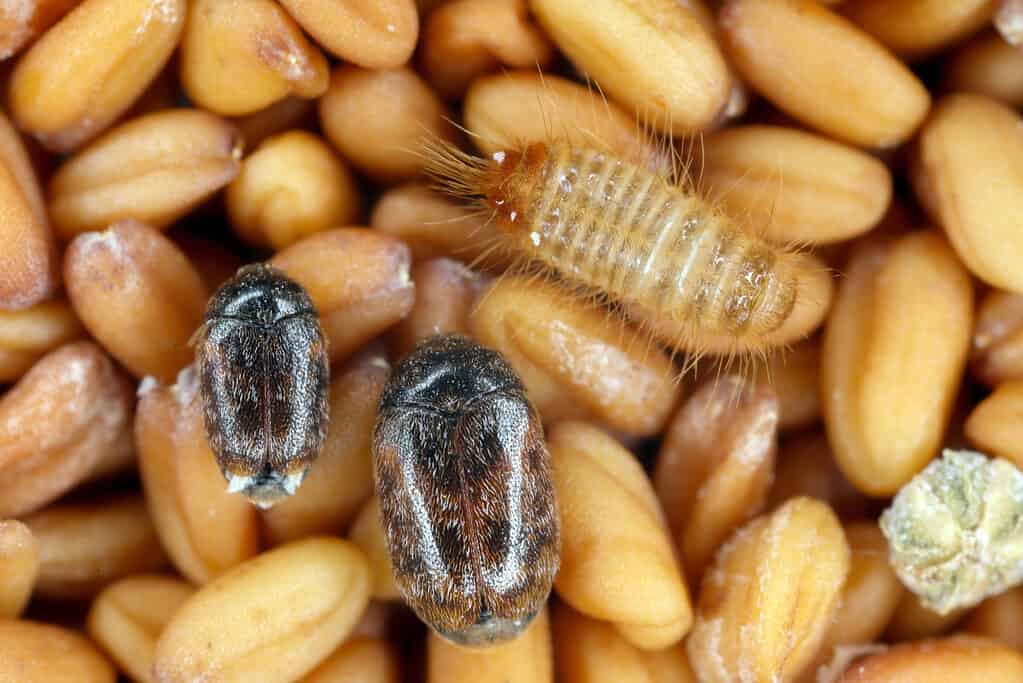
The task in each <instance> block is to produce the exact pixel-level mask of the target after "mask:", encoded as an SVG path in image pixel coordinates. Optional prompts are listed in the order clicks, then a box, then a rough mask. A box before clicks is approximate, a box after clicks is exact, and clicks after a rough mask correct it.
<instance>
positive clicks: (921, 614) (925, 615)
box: [881, 581, 969, 643]
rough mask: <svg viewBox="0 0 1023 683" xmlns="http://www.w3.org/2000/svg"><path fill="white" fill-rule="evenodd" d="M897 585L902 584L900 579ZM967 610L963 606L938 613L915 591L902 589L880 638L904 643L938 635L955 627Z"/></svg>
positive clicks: (887, 641) (885, 640) (889, 641)
mask: <svg viewBox="0 0 1023 683" xmlns="http://www.w3.org/2000/svg"><path fill="white" fill-rule="evenodd" d="M899 585H902V582H901V581H900V582H899ZM968 611H969V609H968V608H965V607H963V608H959V609H955V610H952V611H951V612H949V613H948V614H938V613H937V612H935V611H934V610H932V609H931V608H929V607H927V606H925V605H924V604H923V603H922V602H921V600H920V597H919V596H918V595H917V594H916V593H914V592H912V591H908V590H903V591H902V599H901V600H899V604H898V606H897V607H896V608H895V614H893V615H892V618H891V621H889V622H888V627H887V628H886V629H885V631H884V636H883V637H882V638H881V639H882V640H883V641H884V642H886V643H905V642H910V641H914V640H920V639H921V638H933V637H935V636H940V635H942V634H945V633H949V632H951V631H952V630H953V629H955V628H956V626H957V625H958V624H959V622H960V621H962V619H963V616H964V615H965V614H966V613H967V612H968Z"/></svg>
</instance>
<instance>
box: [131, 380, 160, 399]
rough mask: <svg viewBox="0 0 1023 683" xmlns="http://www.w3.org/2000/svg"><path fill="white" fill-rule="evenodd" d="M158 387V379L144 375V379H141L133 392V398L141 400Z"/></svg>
mask: <svg viewBox="0 0 1023 683" xmlns="http://www.w3.org/2000/svg"><path fill="white" fill-rule="evenodd" d="M159 386H160V381H159V380H158V379H156V378H155V377H153V376H152V375H146V376H145V377H143V378H142V381H141V382H139V386H138V388H137V389H136V390H135V398H142V397H143V396H145V395H146V394H148V393H149V392H150V391H152V390H153V389H156V388H157V387H159Z"/></svg>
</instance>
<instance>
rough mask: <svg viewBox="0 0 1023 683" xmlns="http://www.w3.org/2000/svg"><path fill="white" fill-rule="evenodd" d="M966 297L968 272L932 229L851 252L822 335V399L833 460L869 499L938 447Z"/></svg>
mask: <svg viewBox="0 0 1023 683" xmlns="http://www.w3.org/2000/svg"><path fill="white" fill-rule="evenodd" d="M973 299H974V295H973V282H972V281H971V279H970V277H969V274H968V272H967V271H966V269H965V268H964V267H963V265H962V263H961V262H960V261H959V259H958V258H956V255H955V253H954V252H953V250H952V248H951V247H950V246H949V245H948V244H947V243H946V242H945V241H944V240H943V239H942V238H941V236H940V235H938V234H936V233H935V232H934V231H932V230H919V231H915V232H911V233H909V234H907V235H905V236H902V237H898V238H894V239H892V238H888V237H887V236H884V235H880V236H878V237H877V238H874V239H869V240H866V241H864V242H863V243H861V244H860V245H858V246H857V247H856V248H855V249H854V251H853V255H852V257H851V258H850V260H849V262H848V265H847V266H846V268H845V272H844V276H843V279H842V284H841V289H840V291H839V294H838V297H837V300H836V302H835V307H834V310H833V311H832V312H831V315H830V316H829V318H828V325H827V329H826V331H825V335H824V345H823V349H822V354H821V382H822V384H821V387H822V390H821V396H822V398H823V408H824V423H825V426H826V427H827V431H828V438H829V440H830V443H831V447H832V449H833V450H834V455H835V461H836V462H837V464H838V466H839V467H840V468H841V470H842V472H843V474H845V476H846V477H847V478H848V479H849V481H851V482H852V483H853V485H854V486H856V487H857V488H858V489H859V490H860V491H862V492H864V493H866V494H867V495H870V496H875V497H887V496H890V495H892V494H893V493H894V492H895V491H897V490H898V488H899V487H900V486H902V485H903V484H905V483H906V482H907V481H909V479H911V478H912V477H913V475H914V474H916V473H917V472H919V471H920V469H922V468H923V466H924V465H925V464H926V463H927V462H928V461H930V460H931V458H933V457H934V456H935V455H936V454H937V453H938V450H939V449H940V447H941V440H942V437H943V435H944V433H945V431H946V429H947V427H948V425H949V423H950V418H951V415H952V408H953V405H954V402H955V398H956V395H957V393H958V391H959V386H960V384H961V382H962V378H963V374H964V370H965V365H966V357H967V353H968V350H969V334H970V329H971V328H972V326H973Z"/></svg>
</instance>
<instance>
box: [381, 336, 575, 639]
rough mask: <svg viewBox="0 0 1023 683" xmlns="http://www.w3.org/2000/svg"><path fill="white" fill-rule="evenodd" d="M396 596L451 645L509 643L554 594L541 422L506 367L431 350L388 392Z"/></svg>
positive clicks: (438, 341)
mask: <svg viewBox="0 0 1023 683" xmlns="http://www.w3.org/2000/svg"><path fill="white" fill-rule="evenodd" d="M373 451H374V467H375V475H376V489H377V495H378V497H379V499H380V511H381V517H382V521H383V525H384V529H385V531H386V536H387V544H388V548H389V551H390V554H391V561H392V564H393V567H394V575H395V579H396V580H397V584H398V588H399V590H400V591H401V592H402V594H403V595H404V597H405V600H406V601H407V602H408V604H409V606H411V607H412V609H413V610H414V611H415V612H416V614H417V615H419V618H420V619H422V620H423V621H424V622H426V623H427V624H428V625H429V626H430V627H431V628H433V629H434V630H435V631H436V632H437V633H438V634H440V635H441V636H442V637H444V638H447V639H448V640H450V641H452V642H454V643H457V644H459V645H465V646H470V647H477V646H485V645H491V644H495V643H499V642H502V641H506V640H509V639H511V638H514V637H515V636H516V635H518V634H519V633H520V632H521V631H522V630H523V629H525V627H526V626H527V625H528V624H529V623H530V622H531V621H532V619H533V617H534V616H535V615H536V614H537V612H538V611H539V610H540V609H541V608H542V607H543V605H544V603H545V602H546V600H547V597H548V595H550V591H551V585H552V583H553V581H554V575H555V574H556V573H557V571H558V565H559V561H560V542H561V537H560V527H559V520H558V509H557V502H556V499H555V495H554V485H553V481H552V478H551V469H550V462H549V456H548V454H547V445H546V442H545V440H544V435H543V426H542V424H541V421H540V417H539V415H538V414H537V412H536V410H535V409H534V408H533V406H532V405H531V403H530V402H529V400H528V398H527V397H526V394H525V390H524V388H523V386H522V383H521V382H520V380H519V378H518V377H517V376H516V374H515V372H514V370H512V368H511V367H510V366H509V365H508V363H507V362H506V361H505V360H504V358H503V357H502V356H501V355H500V354H498V353H496V352H494V351H491V350H489V349H485V348H483V347H482V346H479V345H478V344H476V343H475V342H473V341H471V340H470V339H467V338H465V337H462V336H458V335H445V336H439V337H431V338H429V339H427V340H426V341H424V342H421V343H420V344H419V345H418V346H417V347H416V348H415V350H413V351H412V353H410V354H409V355H408V356H407V357H406V358H405V359H404V360H403V361H402V362H401V363H400V364H399V365H398V366H397V368H395V371H394V374H393V375H392V376H391V379H390V381H389V382H388V384H387V385H386V386H385V387H384V392H383V395H382V396H381V399H380V411H379V415H378V418H377V424H376V429H375V432H374V439H373Z"/></svg>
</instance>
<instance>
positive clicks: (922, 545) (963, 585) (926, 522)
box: [881, 450, 1023, 615]
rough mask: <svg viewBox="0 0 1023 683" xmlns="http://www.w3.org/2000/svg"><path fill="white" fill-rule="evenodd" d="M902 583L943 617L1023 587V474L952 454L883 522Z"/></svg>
mask: <svg viewBox="0 0 1023 683" xmlns="http://www.w3.org/2000/svg"><path fill="white" fill-rule="evenodd" d="M881 530H882V531H883V532H884V534H885V537H886V538H887V539H888V542H889V545H890V548H891V563H892V566H893V567H894V568H895V571H896V573H897V574H898V576H899V579H900V580H901V581H902V582H903V584H905V586H906V587H907V588H909V589H910V590H911V591H913V592H914V593H916V594H917V595H918V596H919V597H920V599H921V601H922V602H923V603H924V605H925V606H927V607H930V608H931V609H933V610H934V611H936V612H937V613H938V614H940V615H945V614H948V613H949V612H951V611H952V610H954V609H956V608H960V607H972V606H973V605H976V604H978V603H980V602H981V601H982V600H983V599H984V598H987V597H990V596H992V595H996V594H998V593H1001V592H1003V591H1005V590H1007V589H1009V588H1011V587H1012V586H1014V585H1016V584H1018V583H1020V582H1021V581H1023V472H1021V471H1020V470H1019V469H1018V468H1017V467H1016V466H1015V465H1013V464H1012V463H1010V462H1008V461H1006V460H1003V459H1001V458H998V459H994V460H991V459H988V458H987V457H985V456H984V455H981V454H980V453H976V452H973V451H952V450H945V451H944V452H943V454H942V456H941V458H939V459H936V460H934V461H933V462H932V463H931V464H930V465H928V466H927V467H926V468H925V469H924V470H923V471H922V472H921V473H920V474H918V475H917V476H916V477H914V478H913V479H912V481H910V482H909V483H908V484H906V485H905V486H904V487H902V489H901V490H900V491H899V492H898V494H897V495H896V496H895V498H894V500H893V502H892V505H891V507H889V508H888V509H887V510H885V512H884V514H883V515H882V516H881Z"/></svg>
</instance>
